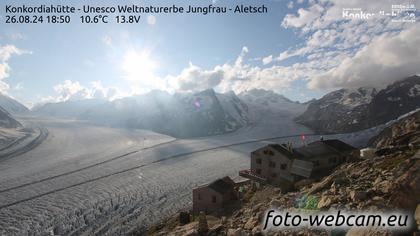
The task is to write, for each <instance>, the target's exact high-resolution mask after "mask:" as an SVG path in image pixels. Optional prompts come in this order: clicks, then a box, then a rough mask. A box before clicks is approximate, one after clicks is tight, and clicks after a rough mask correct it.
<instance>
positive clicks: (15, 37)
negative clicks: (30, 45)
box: [8, 32, 26, 40]
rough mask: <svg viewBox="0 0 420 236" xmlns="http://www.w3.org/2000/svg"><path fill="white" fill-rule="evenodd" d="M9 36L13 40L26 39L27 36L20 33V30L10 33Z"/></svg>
mask: <svg viewBox="0 0 420 236" xmlns="http://www.w3.org/2000/svg"><path fill="white" fill-rule="evenodd" d="M8 37H9V38H10V39H11V40H23V39H26V36H25V35H24V34H22V33H20V32H15V33H12V34H9V35H8Z"/></svg>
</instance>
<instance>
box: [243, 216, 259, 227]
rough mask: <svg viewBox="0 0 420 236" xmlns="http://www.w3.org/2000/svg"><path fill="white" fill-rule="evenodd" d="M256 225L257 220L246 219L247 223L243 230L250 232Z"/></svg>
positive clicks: (252, 218)
mask: <svg viewBox="0 0 420 236" xmlns="http://www.w3.org/2000/svg"><path fill="white" fill-rule="evenodd" d="M257 225H258V221H257V219H255V218H254V217H251V218H249V219H248V221H247V222H246V223H245V225H244V229H247V230H252V229H253V228H254V227H255V226H257Z"/></svg>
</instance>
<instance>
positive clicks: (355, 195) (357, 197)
mask: <svg viewBox="0 0 420 236" xmlns="http://www.w3.org/2000/svg"><path fill="white" fill-rule="evenodd" d="M366 198H367V194H366V192H364V191H356V190H352V191H350V199H351V200H352V201H355V202H360V201H363V200H365V199H366Z"/></svg>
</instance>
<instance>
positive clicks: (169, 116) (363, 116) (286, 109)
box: [0, 76, 420, 138]
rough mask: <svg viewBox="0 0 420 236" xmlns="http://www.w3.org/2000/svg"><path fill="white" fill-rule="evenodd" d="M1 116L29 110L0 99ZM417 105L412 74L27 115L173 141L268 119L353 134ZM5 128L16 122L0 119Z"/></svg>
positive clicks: (78, 104) (89, 104)
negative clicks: (379, 84)
mask: <svg viewBox="0 0 420 236" xmlns="http://www.w3.org/2000/svg"><path fill="white" fill-rule="evenodd" d="M0 106H1V107H3V108H4V109H3V110H4V111H6V112H7V113H5V114H4V115H3V117H8V116H9V117H10V118H11V119H13V117H12V116H11V115H10V114H12V115H15V114H25V113H27V112H28V109H27V108H26V107H25V106H23V105H22V104H20V103H19V102H17V101H15V100H14V99H12V98H9V97H7V96H4V95H1V96H0ZM419 107H420V77H419V76H411V77H409V78H406V79H403V80H400V81H397V82H395V83H393V84H391V85H389V86H388V87H386V88H385V89H382V90H379V91H378V90H377V89H375V88H358V89H340V90H336V91H333V92H330V93H328V94H326V95H325V96H323V97H322V98H320V99H313V100H311V101H309V102H306V103H299V102H294V101H291V100H289V99H288V98H286V97H284V96H283V95H280V94H277V93H275V92H273V91H270V90H263V89H252V90H249V91H245V92H242V93H240V94H238V95H236V94H235V93H233V92H229V93H225V94H220V93H216V92H215V91H213V90H212V89H208V90H205V91H202V92H199V93H194V94H193V93H175V94H169V93H167V92H163V91H151V92H149V93H147V94H142V95H136V96H132V97H126V98H122V99H117V100H114V101H106V100H100V99H86V100H77V101H66V102H59V103H47V104H44V105H42V106H38V107H36V108H34V109H33V110H32V112H31V114H32V115H41V116H52V117H59V118H70V119H81V120H87V121H90V122H92V123H96V124H103V125H107V126H115V127H125V128H140V129H149V130H153V131H155V132H160V133H163V134H168V135H171V136H174V137H183V138H185V137H198V136H208V135H216V134H223V133H227V132H232V131H235V130H237V129H239V128H241V127H245V126H249V125H251V126H252V125H255V124H258V123H261V122H266V124H267V121H269V124H268V125H270V124H273V125H274V124H275V122H282V120H284V119H286V120H291V119H294V120H295V121H296V122H297V123H300V124H303V125H305V126H307V127H309V128H311V129H312V130H314V131H315V132H318V133H345V132H353V131H358V130H362V129H366V128H369V127H373V126H376V125H380V124H383V123H386V122H388V121H390V120H393V119H395V118H397V117H398V116H400V115H402V114H405V113H407V112H410V111H412V110H415V109H417V108H419ZM4 124H10V125H13V124H15V123H14V122H11V120H10V119H7V118H6V119H5V122H4Z"/></svg>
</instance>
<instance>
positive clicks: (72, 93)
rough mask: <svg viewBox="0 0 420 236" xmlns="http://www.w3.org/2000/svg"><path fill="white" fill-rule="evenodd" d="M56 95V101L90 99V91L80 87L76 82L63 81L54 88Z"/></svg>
mask: <svg viewBox="0 0 420 236" xmlns="http://www.w3.org/2000/svg"><path fill="white" fill-rule="evenodd" d="M54 90H55V92H57V93H58V95H59V96H58V97H57V101H67V100H81V99H86V98H90V91H89V90H88V89H87V88H85V87H83V86H81V85H80V83H79V82H78V81H75V82H73V81H71V80H65V81H64V82H63V83H60V84H57V85H56V86H54Z"/></svg>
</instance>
